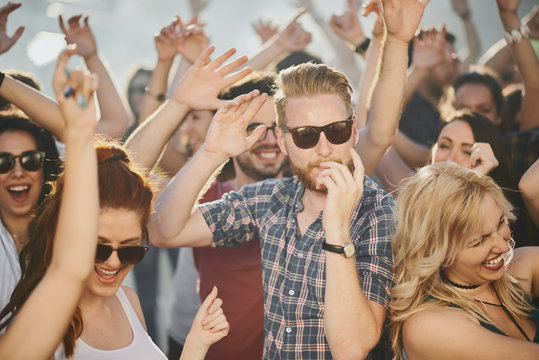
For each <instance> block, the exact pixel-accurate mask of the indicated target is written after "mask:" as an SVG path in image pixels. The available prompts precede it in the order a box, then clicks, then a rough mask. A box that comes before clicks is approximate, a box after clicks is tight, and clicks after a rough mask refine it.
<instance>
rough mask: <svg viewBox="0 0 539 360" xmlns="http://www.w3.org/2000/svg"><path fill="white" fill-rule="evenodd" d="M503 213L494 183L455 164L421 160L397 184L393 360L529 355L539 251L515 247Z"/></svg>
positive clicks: (537, 319) (537, 341)
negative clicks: (415, 170) (400, 184)
mask: <svg viewBox="0 0 539 360" xmlns="http://www.w3.org/2000/svg"><path fill="white" fill-rule="evenodd" d="M511 220H514V217H513V215H512V213H511V205H510V204H509V202H508V201H507V200H506V198H505V197H504V195H503V192H502V190H501V189H500V188H499V186H498V185H496V184H495V183H494V181H493V180H492V179H491V178H490V177H488V176H484V175H480V174H477V173H476V172H474V171H472V170H469V169H466V168H464V167H462V166H460V165H457V164H454V163H449V162H444V163H438V164H433V165H430V166H427V167H424V168H422V169H421V170H419V172H418V173H417V174H416V175H415V176H414V177H412V178H411V179H410V180H409V181H408V182H407V183H406V184H405V186H404V187H403V189H402V190H401V192H400V194H399V197H398V226H397V230H396V232H395V236H394V238H393V243H392V246H393V253H394V257H395V259H394V264H395V265H394V266H395V268H394V270H395V276H396V277H397V283H396V286H395V287H394V288H393V290H392V293H391V319H392V327H391V335H392V346H393V351H394V359H402V358H403V354H404V353H406V357H407V358H408V359H410V360H415V359H489V360H492V359H514V358H518V359H537V357H538V355H539V334H538V333H537V327H538V324H539V311H538V310H537V309H536V308H534V307H533V306H532V304H531V299H532V298H533V297H534V296H535V297H537V293H538V289H539V248H535V247H528V248H519V249H517V250H514V252H513V249H512V246H511V245H512V244H511V243H512V239H511V233H510V230H509V226H508V222H509V221H511ZM513 255H514V256H513ZM511 258H513V259H512V261H511Z"/></svg>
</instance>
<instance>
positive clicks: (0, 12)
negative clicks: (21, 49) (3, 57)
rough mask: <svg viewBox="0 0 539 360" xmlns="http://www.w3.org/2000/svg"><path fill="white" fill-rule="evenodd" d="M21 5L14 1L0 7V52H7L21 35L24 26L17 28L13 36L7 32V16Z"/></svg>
mask: <svg viewBox="0 0 539 360" xmlns="http://www.w3.org/2000/svg"><path fill="white" fill-rule="evenodd" d="M20 7H21V3H12V2H8V3H7V5H4V6H2V7H1V8H0V54H3V53H5V52H6V51H8V50H9V49H11V47H12V46H13V45H15V43H16V42H17V40H19V38H20V37H21V35H22V33H23V31H24V26H19V28H18V29H17V30H15V33H14V34H13V35H12V36H8V34H7V32H6V31H7V29H6V27H7V18H8V16H9V14H11V12H13V11H15V10H16V9H18V8H20Z"/></svg>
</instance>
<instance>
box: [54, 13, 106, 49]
mask: <svg viewBox="0 0 539 360" xmlns="http://www.w3.org/2000/svg"><path fill="white" fill-rule="evenodd" d="M81 18H82V15H75V16H72V17H70V18H69V20H67V24H68V26H67V27H66V25H65V24H64V20H63V18H62V15H59V16H58V21H59V23H60V29H62V32H63V33H64V35H65V40H66V42H67V43H68V44H77V49H78V51H79V54H80V55H81V56H82V57H83V58H84V59H89V58H90V57H92V56H93V55H96V54H97V44H96V42H95V37H94V34H93V33H92V30H90V26H89V25H88V16H86V17H85V18H84V20H83V25H82V26H81V24H80V19H81Z"/></svg>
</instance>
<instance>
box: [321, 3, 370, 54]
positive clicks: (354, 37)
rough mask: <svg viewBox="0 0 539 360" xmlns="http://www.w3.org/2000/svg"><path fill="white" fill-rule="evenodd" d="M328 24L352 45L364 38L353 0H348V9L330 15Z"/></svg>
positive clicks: (357, 43)
mask: <svg viewBox="0 0 539 360" xmlns="http://www.w3.org/2000/svg"><path fill="white" fill-rule="evenodd" d="M329 25H330V26H331V29H332V30H333V32H334V33H335V34H337V35H338V36H339V37H341V38H342V39H343V40H345V41H348V42H349V43H350V44H352V45H353V46H357V45H359V44H360V43H361V42H362V41H363V40H365V38H366V36H365V34H364V33H363V29H362V28H361V24H360V22H359V18H358V16H357V11H356V8H355V5H354V2H353V0H348V9H347V11H346V12H345V13H344V14H342V15H332V16H331V20H330V22H329Z"/></svg>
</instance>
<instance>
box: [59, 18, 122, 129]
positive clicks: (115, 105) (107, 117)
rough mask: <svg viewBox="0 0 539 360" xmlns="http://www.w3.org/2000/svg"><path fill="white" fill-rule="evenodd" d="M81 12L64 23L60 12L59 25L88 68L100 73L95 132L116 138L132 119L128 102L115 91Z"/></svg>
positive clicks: (86, 20)
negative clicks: (97, 116)
mask: <svg viewBox="0 0 539 360" xmlns="http://www.w3.org/2000/svg"><path fill="white" fill-rule="evenodd" d="M81 17H82V16H81V15H77V16H73V17H71V18H70V19H69V20H68V21H67V26H66V25H65V24H64V21H63V19H62V16H61V15H60V16H59V17H58V21H59V23H60V28H61V29H62V32H63V33H64V35H65V40H66V42H67V43H68V44H77V49H78V52H79V54H80V55H81V56H82V57H83V58H84V62H85V63H86V66H87V67H88V69H89V70H90V71H91V72H93V73H95V74H96V75H97V76H99V88H98V89H97V99H98V101H99V109H100V111H101V119H100V120H99V123H98V125H97V132H98V133H100V134H104V135H106V136H108V137H111V138H113V139H119V138H121V137H122V135H123V134H124V133H125V130H126V129H127V127H128V126H129V125H130V123H131V122H132V119H130V117H129V112H128V111H127V105H126V104H124V100H123V98H122V97H121V96H120V94H119V93H118V90H117V88H116V86H115V85H114V81H113V80H112V77H111V76H110V73H109V71H108V70H107V68H106V67H105V64H104V63H103V61H101V58H100V56H99V55H98V53H97V45H96V41H95V37H94V34H93V33H92V30H90V26H89V25H88V16H86V17H85V18H84V20H83V23H82V24H81V23H80V22H79V21H80V19H81Z"/></svg>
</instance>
